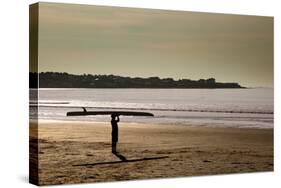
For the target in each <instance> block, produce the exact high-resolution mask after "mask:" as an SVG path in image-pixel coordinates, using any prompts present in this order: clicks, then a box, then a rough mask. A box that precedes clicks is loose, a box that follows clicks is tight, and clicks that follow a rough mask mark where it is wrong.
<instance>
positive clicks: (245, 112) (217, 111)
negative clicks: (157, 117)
mask: <svg viewBox="0 0 281 188" xmlns="http://www.w3.org/2000/svg"><path fill="white" fill-rule="evenodd" d="M38 104H39V107H40V108H42V107H43V108H69V109H74V108H75V109H78V108H82V106H69V105H68V106H62V105H60V106H53V105H48V104H69V103H67V102H65V103H63V102H60V103H38ZM38 104H35V103H30V105H29V106H30V107H36V106H38ZM85 107H86V108H87V109H88V110H89V109H97V110H134V111H139V110H144V111H148V110H149V111H167V112H210V113H238V114H274V112H273V111H251V110H240V109H239V110H235V109H233V110H225V109H223V110H217V109H177V108H130V107H93V106H85Z"/></svg>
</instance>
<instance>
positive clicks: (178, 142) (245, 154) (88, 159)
mask: <svg viewBox="0 0 281 188" xmlns="http://www.w3.org/2000/svg"><path fill="white" fill-rule="evenodd" d="M38 134H39V184H40V185H47V184H70V183H86V182H101V181H119V180H133V179H148V178H164V177H182V176H199V175H213V174H229V173H245V172H260V171H273V130H272V129H238V128H237V129H236V128H210V127H192V126H180V125H178V126H175V125H148V124H142V125H141V124H128V123H127V124H126V123H122V122H120V123H119V143H118V151H119V154H120V155H119V157H118V156H116V155H114V154H112V153H111V125H110V123H90V122H40V124H39V128H38ZM30 138H31V145H33V146H35V145H36V127H35V126H34V125H32V124H31V125H30ZM30 151H31V152H32V151H33V150H32V149H31V150H30ZM122 157H125V158H126V159H127V160H128V161H122V160H121V159H122ZM120 158H121V159H120Z"/></svg>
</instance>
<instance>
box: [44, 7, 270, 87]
mask: <svg viewBox="0 0 281 188" xmlns="http://www.w3.org/2000/svg"><path fill="white" fill-rule="evenodd" d="M39 71H40V72H43V71H56V72H68V73H74V74H83V73H89V74H115V75H122V76H132V77H137V76H139V77H151V76H159V77H161V78H163V77H172V78H174V79H178V78H189V79H195V80H197V79H200V78H210V77H214V78H216V79H217V81H220V82H239V83H240V84H241V85H243V86H249V87H256V86H266V87H272V86H273V18H272V17H258V16H239V15H226V14H209V13H194V12H184V11H164V10H151V9H132V8H117V7H114V8H113V7H102V6H86V5H69V4H54V3H40V5H39Z"/></svg>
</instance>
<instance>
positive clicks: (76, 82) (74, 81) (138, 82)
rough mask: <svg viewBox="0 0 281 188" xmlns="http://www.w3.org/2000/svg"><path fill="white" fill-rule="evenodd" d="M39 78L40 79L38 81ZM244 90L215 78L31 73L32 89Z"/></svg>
mask: <svg viewBox="0 0 281 188" xmlns="http://www.w3.org/2000/svg"><path fill="white" fill-rule="evenodd" d="M38 76H39V79H38ZM38 81H39V87H40V88H243V87H242V86H240V85H239V84H238V83H220V82H216V80H215V79H214V78H209V79H199V80H190V79H179V80H174V79H173V78H163V79H161V78H159V77H149V78H140V77H134V78H131V77H124V76H116V75H91V74H83V75H74V74H68V73H65V72H64V73H60V72H41V73H39V74H38V73H32V72H30V73H29V86H30V88H37V85H38Z"/></svg>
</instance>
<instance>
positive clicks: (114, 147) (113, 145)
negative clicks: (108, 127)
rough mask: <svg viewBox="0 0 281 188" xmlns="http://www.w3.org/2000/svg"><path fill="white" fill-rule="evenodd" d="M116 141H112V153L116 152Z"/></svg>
mask: <svg viewBox="0 0 281 188" xmlns="http://www.w3.org/2000/svg"><path fill="white" fill-rule="evenodd" d="M116 145H117V143H116V142H112V153H116Z"/></svg>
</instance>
